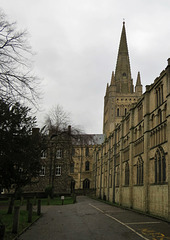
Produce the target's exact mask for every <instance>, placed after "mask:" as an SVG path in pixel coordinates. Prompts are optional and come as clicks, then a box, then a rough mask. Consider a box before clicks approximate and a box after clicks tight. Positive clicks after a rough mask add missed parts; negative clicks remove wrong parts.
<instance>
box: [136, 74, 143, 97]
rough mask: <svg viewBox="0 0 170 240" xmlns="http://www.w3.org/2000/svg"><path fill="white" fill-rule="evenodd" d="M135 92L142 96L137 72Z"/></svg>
mask: <svg viewBox="0 0 170 240" xmlns="http://www.w3.org/2000/svg"><path fill="white" fill-rule="evenodd" d="M135 92H136V93H137V94H139V95H142V84H141V78H140V72H138V75H137V80H136V86H135Z"/></svg>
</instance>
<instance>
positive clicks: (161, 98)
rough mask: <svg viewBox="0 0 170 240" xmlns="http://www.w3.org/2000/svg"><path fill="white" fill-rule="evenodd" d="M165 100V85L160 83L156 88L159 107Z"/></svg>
mask: <svg viewBox="0 0 170 240" xmlns="http://www.w3.org/2000/svg"><path fill="white" fill-rule="evenodd" d="M163 101H164V96H163V85H160V86H159V87H158V88H157V89H156V103H157V107H159V106H160V105H161V104H162V103H163Z"/></svg>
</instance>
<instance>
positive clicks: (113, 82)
mask: <svg viewBox="0 0 170 240" xmlns="http://www.w3.org/2000/svg"><path fill="white" fill-rule="evenodd" d="M110 85H115V76H114V72H112V77H111V82H110Z"/></svg>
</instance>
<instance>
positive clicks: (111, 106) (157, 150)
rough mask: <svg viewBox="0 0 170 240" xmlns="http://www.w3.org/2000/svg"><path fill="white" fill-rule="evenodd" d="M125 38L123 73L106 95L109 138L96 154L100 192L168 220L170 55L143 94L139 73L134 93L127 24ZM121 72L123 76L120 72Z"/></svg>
mask: <svg viewBox="0 0 170 240" xmlns="http://www.w3.org/2000/svg"><path fill="white" fill-rule="evenodd" d="M122 36H124V37H122ZM122 36H121V41H123V42H124V43H123V44H122V43H120V47H119V53H118V61H117V69H116V71H118V65H119V71H118V73H116V74H117V75H116V74H115V77H114V80H113V77H112V80H111V84H110V86H108V87H107V90H106V96H105V111H104V133H105V134H106V136H107V138H106V139H105V141H104V143H103V144H102V145H101V146H100V147H97V148H96V149H95V154H94V155H95V159H94V179H95V186H96V196H97V197H100V198H102V199H106V200H108V201H110V202H115V203H117V204H119V205H122V206H126V207H129V208H132V209H137V210H140V211H143V212H145V213H150V214H153V215H156V216H160V217H163V218H165V219H167V220H168V221H170V157H169V153H170V144H169V143H170V114H169V113H170V59H169V60H168V65H167V67H166V69H165V70H163V71H162V72H161V74H160V76H159V77H158V78H156V79H155V81H154V83H153V84H151V85H148V86H146V91H145V93H144V94H142V95H141V87H142V85H141V81H140V76H139V75H138V78H137V82H136V92H135V93H133V91H132V89H133V85H132V84H131V82H130V78H129V80H127V79H124V77H126V76H127V75H130V67H128V68H127V70H125V67H124V65H125V66H126V67H127V66H130V65H129V58H128V57H127V56H128V52H127V50H126V49H127V46H126V47H124V48H125V50H124V51H123V52H124V56H125V55H126V57H125V58H124V60H123V62H122V64H120V56H119V54H120V49H121V46H122V45H123V46H124V45H126V44H127V43H126V41H125V26H124V25H123V30H122ZM123 38H124V40H122V39H123ZM125 43H126V44H125ZM126 71H129V72H128V74H127V72H126ZM122 72H123V73H124V72H125V74H119V73H122ZM116 76H119V78H117V79H116ZM113 82H114V87H113ZM124 83H126V87H125V86H124V85H123V84H124ZM127 83H128V84H127ZM117 84H118V87H117ZM121 84H122V86H123V91H122V92H121V91H120V88H121V87H120V86H121ZM112 89H113V90H112ZM126 90H127V93H126ZM135 95H136V96H135ZM130 98H131V104H129V102H130ZM106 99H107V100H106ZM116 101H118V103H117V102H116ZM121 102H123V104H122V109H123V108H124V109H125V108H126V109H127V110H128V111H124V110H123V111H124V112H123V114H121V116H119V115H120V114H117V115H116V111H117V110H116V109H118V105H119V106H120V105H121ZM125 104H127V105H125ZM128 104H129V105H128ZM110 113H111V114H110ZM117 113H120V107H119V110H118V112H117ZM109 114H110V115H109ZM105 115H106V116H105Z"/></svg>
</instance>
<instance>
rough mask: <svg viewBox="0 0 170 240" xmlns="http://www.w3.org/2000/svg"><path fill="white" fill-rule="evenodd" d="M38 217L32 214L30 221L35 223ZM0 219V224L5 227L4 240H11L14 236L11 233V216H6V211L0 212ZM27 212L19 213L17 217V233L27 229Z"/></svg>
mask: <svg viewBox="0 0 170 240" xmlns="http://www.w3.org/2000/svg"><path fill="white" fill-rule="evenodd" d="M38 218H39V217H38V216H37V214H36V213H35V212H33V215H32V220H33V221H35V220H36V219H38ZM0 219H1V222H2V223H3V224H4V225H5V240H12V239H13V238H14V237H15V236H16V234H14V233H12V224H13V214H7V210H6V209H5V210H0ZM29 225H30V223H28V212H27V211H25V210H21V211H20V217H19V229H18V232H19V233H21V232H22V231H23V230H24V229H25V228H26V227H28V226H29Z"/></svg>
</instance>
